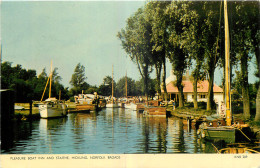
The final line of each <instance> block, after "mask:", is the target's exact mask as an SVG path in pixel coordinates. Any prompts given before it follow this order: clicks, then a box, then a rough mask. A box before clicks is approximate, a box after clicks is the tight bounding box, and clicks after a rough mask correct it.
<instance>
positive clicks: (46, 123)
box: [39, 117, 67, 154]
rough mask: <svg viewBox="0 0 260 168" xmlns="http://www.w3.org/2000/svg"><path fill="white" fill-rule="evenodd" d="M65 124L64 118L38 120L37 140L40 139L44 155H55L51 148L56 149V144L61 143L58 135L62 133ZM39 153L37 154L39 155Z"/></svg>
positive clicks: (65, 119)
mask: <svg viewBox="0 0 260 168" xmlns="http://www.w3.org/2000/svg"><path fill="white" fill-rule="evenodd" d="M66 122H67V117H65V118H51V119H40V122H39V138H40V139H41V143H42V146H41V149H40V151H41V150H44V153H48V154H52V153H56V152H54V151H53V150H52V148H53V146H55V148H56V144H59V143H61V142H62V140H63V139H62V138H60V137H59V136H57V135H59V134H60V133H61V132H64V130H65V128H64V127H63V126H65V124H66ZM40 151H39V153H41V152H40Z"/></svg>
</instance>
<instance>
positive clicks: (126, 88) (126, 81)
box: [125, 71, 127, 98]
mask: <svg viewBox="0 0 260 168" xmlns="http://www.w3.org/2000/svg"><path fill="white" fill-rule="evenodd" d="M125 90H126V91H125V97H126V98H127V71H126V74H125Z"/></svg>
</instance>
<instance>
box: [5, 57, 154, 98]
mask: <svg viewBox="0 0 260 168" xmlns="http://www.w3.org/2000/svg"><path fill="white" fill-rule="evenodd" d="M48 76H49V75H48V74H47V73H46V68H44V69H43V70H42V72H41V73H40V74H39V75H38V76H37V74H36V70H31V69H28V70H26V69H24V68H22V65H19V64H18V65H16V66H12V63H11V62H8V61H7V62H3V63H1V89H10V90H13V91H14V93H15V97H14V99H15V102H17V103H25V102H30V101H31V100H36V101H40V100H41V97H42V94H43V91H44V88H45V85H46V82H47V80H48ZM61 80H62V78H61V77H60V76H59V74H58V68H54V70H53V72H52V89H51V95H52V97H56V98H59V94H60V93H61V94H60V95H61V99H62V100H71V101H74V96H75V95H78V94H80V93H82V91H83V93H86V94H88V93H89V94H93V93H94V92H97V93H98V94H99V95H103V96H111V94H112V77H111V76H105V77H104V79H103V83H102V84H101V85H100V86H98V87H97V86H91V85H89V84H88V83H87V82H86V80H87V77H86V75H85V67H84V66H83V65H81V64H80V63H78V64H77V66H76V67H75V70H74V73H73V74H72V77H71V80H70V84H71V86H72V87H71V88H69V87H64V86H63V84H61ZM148 80H149V86H148V87H149V95H152V96H153V95H155V91H154V90H155V89H154V87H155V84H154V83H155V80H153V79H150V78H149V79H148ZM142 83H143V82H142V79H141V80H140V81H135V80H133V79H132V78H129V77H126V76H125V77H122V78H120V79H119V80H118V82H115V81H114V90H115V93H114V96H116V97H125V96H126V92H127V95H128V96H141V95H143V94H144V88H143V87H142V86H143V85H142ZM126 85H127V89H126ZM48 93H49V87H47V88H46V91H45V95H44V99H46V98H47V97H48Z"/></svg>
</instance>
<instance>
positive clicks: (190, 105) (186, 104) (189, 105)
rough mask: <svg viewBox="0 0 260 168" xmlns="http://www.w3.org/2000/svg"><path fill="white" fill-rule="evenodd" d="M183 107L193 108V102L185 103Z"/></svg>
mask: <svg viewBox="0 0 260 168" xmlns="http://www.w3.org/2000/svg"><path fill="white" fill-rule="evenodd" d="M184 106H185V107H194V104H193V102H186V103H185V104H184Z"/></svg>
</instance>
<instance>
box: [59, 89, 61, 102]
mask: <svg viewBox="0 0 260 168" xmlns="http://www.w3.org/2000/svg"><path fill="white" fill-rule="evenodd" d="M60 98H61V90H59V101H60Z"/></svg>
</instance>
